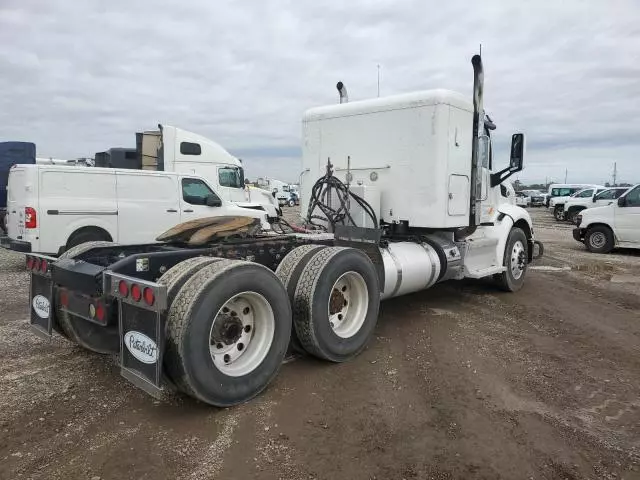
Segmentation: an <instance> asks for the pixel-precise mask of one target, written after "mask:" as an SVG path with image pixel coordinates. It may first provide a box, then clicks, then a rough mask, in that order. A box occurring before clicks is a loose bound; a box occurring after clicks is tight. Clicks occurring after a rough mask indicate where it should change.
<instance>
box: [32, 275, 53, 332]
mask: <svg viewBox="0 0 640 480" xmlns="http://www.w3.org/2000/svg"><path fill="white" fill-rule="evenodd" d="M29 298H30V299H31V305H30V307H31V308H30V315H29V325H31V329H32V330H33V332H34V333H35V334H36V335H38V336H40V337H44V338H50V337H51V331H52V329H53V282H52V281H51V278H48V277H44V276H41V275H34V274H32V275H31V287H30V294H29Z"/></svg>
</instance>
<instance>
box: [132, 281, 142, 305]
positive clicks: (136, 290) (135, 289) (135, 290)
mask: <svg viewBox="0 0 640 480" xmlns="http://www.w3.org/2000/svg"><path fill="white" fill-rule="evenodd" d="M131 298H133V299H134V300H135V301H136V302H139V301H140V299H141V298H142V291H141V290H140V287H139V286H138V285H136V284H133V285H132V286H131Z"/></svg>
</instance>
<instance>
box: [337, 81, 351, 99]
mask: <svg viewBox="0 0 640 480" xmlns="http://www.w3.org/2000/svg"><path fill="white" fill-rule="evenodd" d="M336 88H337V89H338V93H339V94H340V103H349V95H348V94H347V87H345V86H344V83H342V82H338V84H337V85H336Z"/></svg>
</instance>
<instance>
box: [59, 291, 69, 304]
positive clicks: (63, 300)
mask: <svg viewBox="0 0 640 480" xmlns="http://www.w3.org/2000/svg"><path fill="white" fill-rule="evenodd" d="M60 305H62V306H63V307H64V308H67V307H68V306H69V294H68V293H67V292H66V291H64V290H62V291H60Z"/></svg>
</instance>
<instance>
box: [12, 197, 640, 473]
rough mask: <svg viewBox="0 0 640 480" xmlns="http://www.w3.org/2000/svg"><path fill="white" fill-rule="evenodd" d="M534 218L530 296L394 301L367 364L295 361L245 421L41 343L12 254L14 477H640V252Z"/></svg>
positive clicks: (479, 288)
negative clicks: (603, 250) (536, 244)
mask: <svg viewBox="0 0 640 480" xmlns="http://www.w3.org/2000/svg"><path fill="white" fill-rule="evenodd" d="M532 215H533V216H534V228H535V231H536V234H537V236H538V238H539V239H541V240H542V241H544V242H545V245H546V257H545V258H544V259H543V260H542V261H540V262H538V263H537V264H536V265H535V267H533V268H532V269H531V270H530V271H529V273H528V278H527V283H526V286H525V287H524V289H523V290H522V291H520V292H518V293H517V294H506V293H502V292H500V291H498V290H496V288H494V286H493V285H492V284H491V282H489V281H464V282H462V283H460V282H449V283H446V284H442V285H439V286H436V287H435V288H433V289H431V290H428V291H425V292H421V293H417V294H414V295H410V296H407V297H401V298H397V299H394V300H390V301H388V302H385V303H384V304H383V306H382V312H381V315H380V319H379V323H378V327H377V331H376V334H375V337H374V338H373V340H372V342H371V343H370V345H369V347H368V348H367V350H366V351H365V352H364V353H363V354H362V355H360V356H359V357H358V358H356V359H355V360H353V361H351V362H348V363H345V364H340V365H333V364H328V363H324V362H319V361H316V360H314V359H312V358H300V359H297V360H295V361H292V362H290V363H287V364H286V365H284V366H283V368H282V370H281V372H280V375H279V376H278V378H277V379H276V381H275V382H274V383H273V384H272V385H271V386H270V387H269V388H268V390H267V391H266V392H265V393H263V394H262V395H260V396H259V397H258V398H257V399H255V400H254V401H252V402H250V403H248V404H245V405H243V406H240V407H237V408H230V409H214V408H211V407H208V406H205V405H202V404H199V403H197V402H196V401H193V400H191V399H189V398H185V397H181V396H175V397H173V398H171V399H169V400H168V401H166V402H159V401H156V400H154V399H153V398H151V397H149V396H147V395H146V394H144V393H143V392H141V391H140V390H137V389H136V388H134V387H133V386H132V385H130V384H129V383H128V382H126V381H125V380H124V379H122V378H121V377H120V375H119V372H118V369H117V367H116V366H115V365H114V364H113V361H112V359H111V358H109V357H103V356H100V355H96V354H90V353H86V352H85V351H83V350H82V349H80V348H79V347H75V346H73V345H72V344H70V343H68V342H66V341H64V340H62V339H61V338H60V337H55V338H54V339H53V340H41V339H39V338H38V337H36V336H34V335H33V334H31V332H30V331H29V329H28V327H27V312H28V305H27V296H28V284H27V275H26V273H25V272H24V269H23V259H22V257H21V256H19V255H14V254H8V253H6V252H4V251H3V252H0V478H2V479H22V478H25V479H26V478H33V479H72V478H73V479H75V478H79V479H93V480H96V479H98V478H100V479H112V478H113V479H128V478H135V479H137V480H142V479H153V480H160V479H176V478H177V479H248V478H259V479H350V480H351V479H353V480H355V479H374V478H375V479H399V480H400V479H407V480H410V479H425V478H433V479H450V478H461V479H472V478H474V479H475V478H486V479H498V478H504V479H579V478H597V479H622V478H623V479H640V283H639V282H640V253H639V252H634V251H619V252H615V253H613V254H609V255H595V254H590V253H588V252H586V251H585V250H584V247H583V246H582V245H580V244H578V243H577V242H575V241H574V240H573V239H572V238H571V231H570V227H569V225H560V224H557V223H556V222H555V221H554V220H553V219H552V217H551V215H550V214H549V213H548V212H547V211H546V210H545V209H537V210H536V209H534V210H532Z"/></svg>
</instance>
